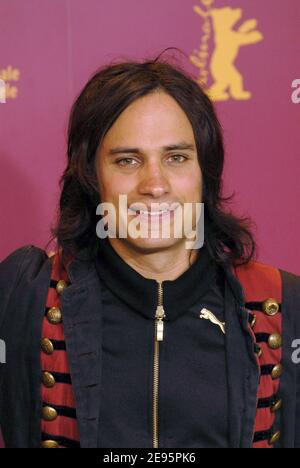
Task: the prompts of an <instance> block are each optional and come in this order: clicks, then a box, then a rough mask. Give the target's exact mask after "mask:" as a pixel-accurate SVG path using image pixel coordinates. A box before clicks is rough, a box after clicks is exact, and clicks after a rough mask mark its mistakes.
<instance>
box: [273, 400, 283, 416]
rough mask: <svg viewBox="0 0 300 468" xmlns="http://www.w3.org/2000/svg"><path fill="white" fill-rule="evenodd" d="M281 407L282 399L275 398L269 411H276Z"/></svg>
mask: <svg viewBox="0 0 300 468" xmlns="http://www.w3.org/2000/svg"><path fill="white" fill-rule="evenodd" d="M281 408H282V400H277V401H276V402H275V403H274V405H272V406H271V413H276V411H279V410H280V409H281Z"/></svg>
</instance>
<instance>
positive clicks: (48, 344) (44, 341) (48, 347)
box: [41, 338, 54, 354]
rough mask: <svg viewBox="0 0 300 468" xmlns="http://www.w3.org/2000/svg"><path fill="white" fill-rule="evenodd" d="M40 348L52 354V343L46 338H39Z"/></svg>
mask: <svg viewBox="0 0 300 468" xmlns="http://www.w3.org/2000/svg"><path fill="white" fill-rule="evenodd" d="M41 348H42V350H43V351H44V353H46V354H52V353H53V351H54V346H53V343H52V341H50V340H49V339H48V338H43V339H42V340H41Z"/></svg>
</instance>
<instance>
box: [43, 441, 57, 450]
mask: <svg viewBox="0 0 300 468" xmlns="http://www.w3.org/2000/svg"><path fill="white" fill-rule="evenodd" d="M41 445H42V448H58V443H57V442H55V440H44V441H43V442H42V444H41Z"/></svg>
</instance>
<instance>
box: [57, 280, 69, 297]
mask: <svg viewBox="0 0 300 468" xmlns="http://www.w3.org/2000/svg"><path fill="white" fill-rule="evenodd" d="M66 287H67V283H66V282H65V281H64V280H59V281H58V282H57V285H56V292H57V294H62V293H63V292H64V290H65V289H66Z"/></svg>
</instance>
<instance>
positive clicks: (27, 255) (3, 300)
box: [0, 245, 48, 321]
mask: <svg viewBox="0 0 300 468" xmlns="http://www.w3.org/2000/svg"><path fill="white" fill-rule="evenodd" d="M47 259H48V256H47V254H46V252H45V251H44V250H42V249H40V248H38V247H35V246H34V245H25V246H23V247H20V248H19V249H17V250H15V251H14V252H12V253H11V254H10V255H8V257H6V258H5V259H4V260H3V261H2V262H1V263H0V321H1V316H2V314H3V313H4V310H5V307H6V304H7V302H8V300H9V297H10V295H11V293H12V291H13V290H14V289H15V288H16V287H17V285H18V284H19V282H20V281H21V279H22V277H23V275H24V274H25V272H26V275H27V276H28V277H29V278H34V277H35V276H36V275H37V274H38V272H39V271H40V269H41V268H42V266H43V265H44V263H45V261H47Z"/></svg>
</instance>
